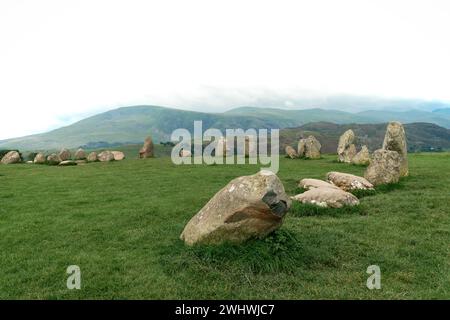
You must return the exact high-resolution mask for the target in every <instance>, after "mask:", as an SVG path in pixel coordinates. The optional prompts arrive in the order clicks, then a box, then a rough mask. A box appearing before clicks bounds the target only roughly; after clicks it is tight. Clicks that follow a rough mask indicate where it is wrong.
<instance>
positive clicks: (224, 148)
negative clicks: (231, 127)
mask: <svg viewBox="0 0 450 320" xmlns="http://www.w3.org/2000/svg"><path fill="white" fill-rule="evenodd" d="M227 154H231V148H229V147H228V145H227V139H226V138H224V137H220V138H219V140H218V141H217V146H216V154H215V155H216V156H218V157H225V156H226V155H227Z"/></svg>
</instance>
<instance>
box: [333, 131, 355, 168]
mask: <svg viewBox="0 0 450 320" xmlns="http://www.w3.org/2000/svg"><path fill="white" fill-rule="evenodd" d="M354 142H355V133H354V132H353V130H351V129H349V130H347V131H345V132H344V134H343V135H342V136H340V138H339V143H338V147H337V154H338V161H339V162H346V163H350V162H351V161H352V159H353V157H354V156H355V155H356V147H355V144H354Z"/></svg>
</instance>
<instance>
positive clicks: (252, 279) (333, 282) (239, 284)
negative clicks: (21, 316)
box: [0, 147, 450, 299]
mask: <svg viewBox="0 0 450 320" xmlns="http://www.w3.org/2000/svg"><path fill="white" fill-rule="evenodd" d="M136 148H137V147H136ZM127 152H128V153H129V154H130V157H128V159H127V160H124V161H122V162H112V163H92V164H88V165H83V166H74V167H58V166H36V165H26V164H23V165H0V247H1V248H2V250H1V251H0V298H2V299H15V298H17V299H26V298H31V299H110V298H113V299H122V298H123V299H180V298H182V299H196V298H198V299H201V298H211V299H215V298H221V299H238V298H242V299H247V298H249V299H251V298H255V299H256V298H260V299H284V298H285V299H317V298H321V299H323V298H330V299H340V298H342V299H350V298H356V299H406V298H413V299H426V298H447V299H448V298H450V246H449V243H450V206H449V205H450V201H449V190H450V187H449V185H450V154H449V153H440V154H412V155H410V158H409V161H410V173H411V176H410V177H408V178H406V179H403V180H402V181H401V182H400V183H399V184H398V185H392V186H386V187H383V188H384V189H383V188H378V189H377V192H376V193H375V194H372V195H370V196H364V197H361V199H360V201H361V207H360V208H359V209H352V210H356V211H348V210H347V211H345V210H341V209H339V210H341V211H339V210H338V211H336V210H335V211H332V212H330V211H328V212H323V211H320V212H316V213H314V212H311V211H307V210H303V209H305V208H303V209H302V208H300V209H301V210H300V209H299V207H298V206H297V205H295V206H294V207H293V208H292V209H291V211H290V212H289V213H288V214H287V216H286V218H285V222H284V224H283V226H282V227H281V228H280V229H279V230H278V231H277V232H275V233H274V234H272V235H270V236H269V237H268V238H266V239H262V240H258V239H255V240H251V241H249V242H247V243H245V244H243V245H240V246H237V245H231V244H224V245H221V246H216V247H214V246H206V247H202V246H195V247H186V246H185V245H184V244H183V242H182V241H181V240H179V235H180V233H181V231H182V230H183V228H184V226H185V224H186V223H187V222H188V221H189V219H190V218H191V217H192V216H193V215H194V214H195V213H197V212H198V210H199V209H200V208H202V206H203V205H204V204H205V203H206V202H207V201H208V200H209V199H210V198H211V197H212V196H213V195H214V194H215V193H216V192H217V191H218V190H220V189H221V188H222V187H223V186H224V185H225V184H227V183H228V182H229V181H230V180H231V179H233V178H235V177H237V176H241V175H247V174H253V173H255V172H257V171H258V170H259V166H256V165H235V166H226V165H216V166H207V165H202V166H186V165H185V166H175V165H173V164H172V163H171V161H170V158H167V157H162V156H161V157H157V158H154V159H146V160H137V159H134V158H133V157H132V155H134V154H136V152H137V149H136V150H134V149H132V148H131V149H130V150H127ZM334 158H335V157H334V156H324V158H323V159H320V160H315V161H301V160H298V161H297V160H290V159H284V158H283V157H281V158H280V172H279V177H280V178H281V180H282V181H283V183H284V185H285V188H286V190H287V191H288V193H289V194H290V195H294V193H295V191H296V188H297V183H298V181H299V180H300V179H302V178H318V179H324V178H325V174H326V173H327V172H328V171H336V170H337V171H343V172H348V173H353V174H358V175H361V174H362V173H363V171H364V168H363V167H359V166H352V165H345V164H336V163H334V162H333V159H334ZM73 264H75V265H78V266H80V268H81V273H82V275H81V279H82V289H81V290H68V289H67V288H66V279H67V275H66V273H65V272H66V268H67V266H69V265H73ZM372 264H376V265H379V266H380V268H381V272H382V289H381V290H369V289H367V287H366V280H367V277H368V276H369V275H368V274H366V269H367V267H368V266H369V265H372Z"/></svg>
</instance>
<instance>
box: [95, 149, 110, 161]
mask: <svg viewBox="0 0 450 320" xmlns="http://www.w3.org/2000/svg"><path fill="white" fill-rule="evenodd" d="M97 158H98V161H100V162H108V161H114V154H113V153H112V152H111V151H102V152H100V153H99V154H98V155H97Z"/></svg>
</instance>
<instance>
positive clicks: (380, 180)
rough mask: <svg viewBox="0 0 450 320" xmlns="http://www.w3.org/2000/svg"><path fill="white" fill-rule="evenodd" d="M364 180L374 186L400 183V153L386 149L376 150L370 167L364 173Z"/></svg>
mask: <svg viewBox="0 0 450 320" xmlns="http://www.w3.org/2000/svg"><path fill="white" fill-rule="evenodd" d="M364 178H366V179H367V180H368V181H369V182H370V183H372V184H373V185H374V186H377V185H380V184H388V183H396V182H398V180H399V178H400V155H399V154H398V152H397V151H389V150H384V149H378V150H375V151H374V153H373V155H372V159H371V160H370V165H369V166H368V167H367V169H366V172H365V173H364Z"/></svg>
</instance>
